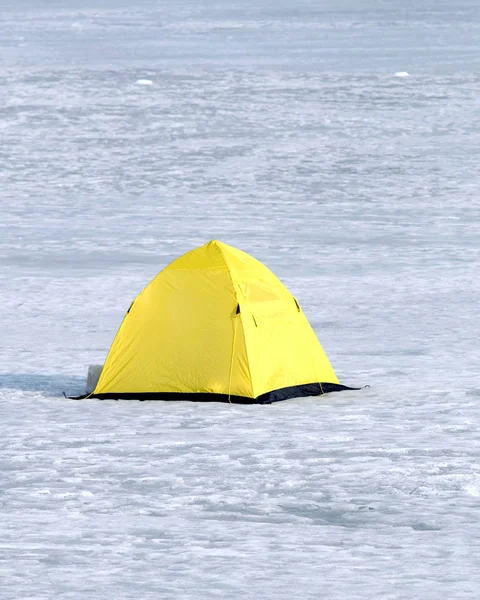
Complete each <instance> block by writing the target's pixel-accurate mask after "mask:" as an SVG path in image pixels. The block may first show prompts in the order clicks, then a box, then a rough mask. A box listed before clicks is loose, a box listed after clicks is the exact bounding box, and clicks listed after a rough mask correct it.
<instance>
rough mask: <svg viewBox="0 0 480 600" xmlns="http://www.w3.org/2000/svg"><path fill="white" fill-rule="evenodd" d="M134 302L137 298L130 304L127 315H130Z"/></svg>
mask: <svg viewBox="0 0 480 600" xmlns="http://www.w3.org/2000/svg"><path fill="white" fill-rule="evenodd" d="M134 304H135V300H134V301H133V302H132V303H131V304H130V306H129V307H128V310H127V315H128V313H129V312H130V311H131V310H132V306H133V305H134Z"/></svg>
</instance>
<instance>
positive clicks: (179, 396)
mask: <svg viewBox="0 0 480 600" xmlns="http://www.w3.org/2000/svg"><path fill="white" fill-rule="evenodd" d="M359 389H360V388H351V387H348V386H346V385H341V384H339V383H307V384H304V385H294V386H291V387H286V388H282V389H279V390H273V391H272V392H267V393H266V394H262V395H261V396H257V398H247V397H246V396H234V395H231V396H229V395H228V394H204V393H198V394H197V393H190V394H184V393H181V392H139V393H135V392H128V393H123V394H122V393H121V392H112V393H106V394H92V395H90V396H89V398H98V399H100V400H189V401H191V402H231V403H233V404H271V403H272V402H279V401H280V400H288V399H290V398H302V397H305V396H321V395H323V394H328V393H330V392H341V391H343V390H359ZM85 397H86V396H85ZM80 398H81V397H78V399H80Z"/></svg>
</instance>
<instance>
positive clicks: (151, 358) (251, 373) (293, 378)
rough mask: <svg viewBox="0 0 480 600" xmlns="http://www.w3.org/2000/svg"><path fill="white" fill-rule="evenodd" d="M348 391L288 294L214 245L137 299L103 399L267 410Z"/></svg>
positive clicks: (231, 251)
mask: <svg viewBox="0 0 480 600" xmlns="http://www.w3.org/2000/svg"><path fill="white" fill-rule="evenodd" d="M339 389H348V388H346V387H345V386H342V385H340V384H339V383H338V379H337V377H336V375H335V373H334V371H333V369H332V367H331V365H330V363H329V361H328V358H327V357H326V355H325V353H324V352H323V350H322V347H321V346H320V343H319V342H318V340H317V338H316V336H315V333H314V332H313V330H312V328H311V327H310V324H309V323H308V320H307V318H306V317H305V315H304V314H303V311H302V309H301V308H300V305H299V304H298V302H297V300H296V299H295V298H294V297H293V296H292V295H291V293H290V292H289V291H288V290H287V288H286V287H285V286H284V285H283V284H282V283H281V282H280V281H279V280H278V279H277V277H275V275H273V273H272V272H271V271H269V270H268V269H267V268H266V267H265V266H264V265H262V264H261V263H260V262H258V261H257V260H255V259H254V258H252V257H251V256H249V255H248V254H246V253H245V252H242V251H240V250H237V249H235V248H232V247H231V246H228V245H227V244H223V243H221V242H217V241H215V240H213V241H211V242H209V243H208V244H205V245H204V246H201V247H200V248H197V249H195V250H192V251H191V252H187V254H185V255H183V256H181V257H180V258H178V259H177V260H175V261H174V262H172V263H171V264H170V265H169V266H167V267H166V268H165V269H164V270H163V271H161V272H160V273H159V274H158V275H157V276H156V277H155V278H154V279H153V280H152V281H151V282H150V283H149V284H148V285H147V287H146V288H145V289H144V290H143V291H142V292H141V293H140V294H139V295H138V296H137V297H136V299H135V300H134V302H133V303H132V305H131V306H130V308H129V309H128V312H127V314H126V315H125V318H124V319H123V322H122V324H121V326H120V329H119V330H118V333H117V335H116V337H115V340H114V341H113V344H112V347H111V349H110V352H109V353H108V356H107V359H106V362H105V366H104V368H103V370H102V373H101V376H100V379H99V381H98V384H97V386H96V388H95V391H94V393H93V397H96V398H132V399H133V398H135V399H161V400H184V399H187V400H207V401H208V400H216V401H225V402H241V403H260V404H263V403H269V402H274V401H277V400H284V399H286V398H293V397H298V396H312V395H318V394H323V393H326V392H330V391H334V390H339Z"/></svg>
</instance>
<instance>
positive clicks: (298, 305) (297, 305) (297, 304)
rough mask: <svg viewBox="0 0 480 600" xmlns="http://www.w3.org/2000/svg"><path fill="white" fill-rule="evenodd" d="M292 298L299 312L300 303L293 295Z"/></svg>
mask: <svg viewBox="0 0 480 600" xmlns="http://www.w3.org/2000/svg"><path fill="white" fill-rule="evenodd" d="M293 299H294V300H295V305H296V307H297V310H298V312H300V304H299V303H298V302H297V299H296V298H295V296H293Z"/></svg>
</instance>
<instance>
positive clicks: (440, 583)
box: [0, 0, 480, 600]
mask: <svg viewBox="0 0 480 600" xmlns="http://www.w3.org/2000/svg"><path fill="white" fill-rule="evenodd" d="M1 17H2V24H3V27H2V31H1V33H0V117H1V118H0V136H1V137H0V142H1V143H0V158H1V160H0V186H1V187H0V189H1V192H2V196H1V200H0V300H1V306H2V310H1V312H0V333H1V335H0V406H1V421H0V423H1V425H0V426H1V429H0V433H1V435H0V471H1V477H0V599H1V600H27V599H28V600H51V599H62V600H63V599H65V600H80V599H81V600H84V599H86V598H88V599H90V598H91V599H97V598H114V599H115V600H133V599H142V600H143V599H148V600H153V599H159V600H177V599H181V600H211V599H214V598H222V599H224V598H226V599H232V600H237V599H238V600H239V599H252V600H293V599H298V600H300V599H302V600H303V599H312V600H313V599H320V598H321V599H326V600H352V599H353V600H356V599H367V600H368V599H379V600H380V599H381V600H394V599H395V600H397V599H398V600H412V599H419V600H437V599H438V598H442V599H445V600H452V599H462V600H465V599H472V600H473V599H478V598H480V463H479V456H480V433H479V423H480V419H479V403H480V383H479V337H480V336H479V334H480V327H479V297H480V295H479V292H480V284H479V279H480V277H479V276H480V268H479V245H480V200H479V197H480V196H479V184H480V170H479V147H480V146H479V136H478V132H479V130H480V100H479V98H480V96H479V89H480V76H479V73H480V52H479V45H480V15H479V11H478V2H477V1H476V0H463V1H462V2H461V3H452V2H447V0H435V1H434V0H425V2H422V3H418V2H413V0H407V1H406V2H403V3H400V4H399V3H398V2H396V1H395V2H394V1H393V0H384V1H382V2H374V0H365V2H360V3H354V2H352V0H345V1H343V0H342V1H341V2H334V1H333V0H325V2H313V1H307V0H300V1H299V2H287V1H286V0H282V1H274V0H256V1H255V2H254V1H253V0H245V1H244V2H243V1H242V2H240V1H239V0H233V1H232V2H228V3H227V2H223V1H220V2H215V3H210V2H207V0H200V2H193V0H182V1H179V2H173V0H169V1H165V2H161V3H160V2H155V1H154V0H138V1H137V2H135V3H133V2H130V1H129V2H127V1H126V0H108V1H106V2H102V3H96V2H93V0H84V1H81V0H68V1H67V2H62V3H60V2H51V3H46V2H41V1H40V0H29V1H27V0H20V1H18V2H11V1H9V0H4V1H3V2H2V3H1ZM402 72H406V73H409V74H410V77H395V76H394V74H395V73H397V74H398V73H402ZM141 81H143V82H146V81H149V82H152V84H151V85H150V84H145V83H144V84H143V85H142V84H141V83H140V82H141ZM211 238H217V239H220V240H222V241H225V242H227V243H229V244H232V245H234V246H237V247H240V248H242V249H243V250H245V251H247V252H249V253H251V254H253V255H254V256H255V257H257V258H259V259H260V260H262V261H263V262H264V263H265V264H266V265H267V266H269V267H270V268H271V269H272V270H273V271H274V272H275V273H276V274H277V275H278V276H279V277H280V278H281V279H282V280H283V281H284V282H285V283H286V284H287V285H288V286H289V287H290V289H291V291H292V292H293V293H294V294H295V296H296V297H297V298H298V299H299V301H300V303H301V305H302V307H303V309H304V311H305V313H306V314H307V315H308V317H309V318H310V320H311V323H312V325H313V327H314V329H315V331H316V332H317V334H318V336H319V339H320V341H321V342H322V345H323V347H324V348H325V351H326V352H327V354H328V356H329V358H330V360H331V362H332V364H333V366H334V368H335V369H336V371H337V374H338V376H339V378H340V380H341V382H343V383H345V384H347V385H359V386H364V385H367V384H368V385H370V387H369V388H364V389H362V390H360V391H355V392H345V393H338V394H331V395H327V396H325V397H322V398H305V399H297V400H291V401H286V402H280V403H277V404H274V405H271V406H237V405H226V404H217V403H211V404H195V403H189V402H136V401H129V402H127V401H119V402H115V401H96V400H86V401H72V400H66V399H65V398H63V397H62V391H63V390H65V391H67V392H69V393H71V394H81V393H82V392H83V391H84V388H85V383H86V375H87V367H88V365H89V364H96V363H98V364H102V363H103V361H104V359H105V355H106V352H107V351H108V349H109V346H110V343H111V341H112V339H113V337H114V335H115V332H116V329H117V327H118V326H119V324H120V321H121V319H122V317H123V315H124V313H125V311H126V310H127V308H128V306H129V305H130V302H131V301H132V299H133V298H134V297H135V296H136V294H137V293H138V292H139V291H140V290H141V289H142V288H143V287H144V286H145V285H146V284H147V283H148V281H149V280H150V279H151V278H152V277H153V276H154V275H155V274H156V273H157V272H158V271H159V270H160V269H161V268H163V267H164V266H165V265H166V264H167V263H168V262H170V261H171V260H172V259H174V258H175V257H176V256H178V255H179V254H181V253H183V252H186V251H188V250H190V249H191V248H193V247H195V246H198V245H200V244H203V243H205V242H206V241H208V240H209V239H211Z"/></svg>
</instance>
